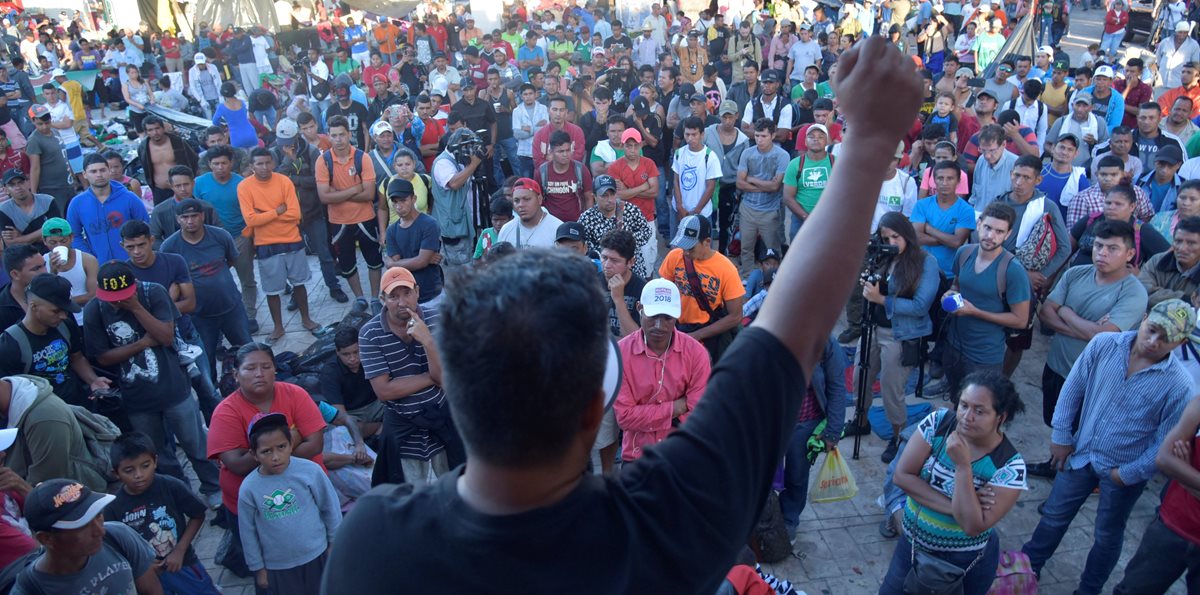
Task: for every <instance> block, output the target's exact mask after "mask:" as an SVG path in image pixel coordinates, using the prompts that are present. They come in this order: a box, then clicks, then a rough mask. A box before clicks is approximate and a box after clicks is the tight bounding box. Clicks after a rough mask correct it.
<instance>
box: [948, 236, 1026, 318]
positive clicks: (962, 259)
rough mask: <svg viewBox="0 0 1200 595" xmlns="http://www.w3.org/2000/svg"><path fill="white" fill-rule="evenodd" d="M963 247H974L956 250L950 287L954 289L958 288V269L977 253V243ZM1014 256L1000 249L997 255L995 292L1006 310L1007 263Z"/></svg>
mask: <svg viewBox="0 0 1200 595" xmlns="http://www.w3.org/2000/svg"><path fill="white" fill-rule="evenodd" d="M963 247H964V248H974V250H962V249H960V250H959V251H958V258H956V259H955V260H954V281H953V283H951V287H953V288H955V289H958V280H959V279H960V278H961V275H960V274H959V270H960V269H962V268H963V266H965V265H966V264H967V261H968V260H970V258H971V257H972V256H975V255H978V254H979V244H967V245H965V246H963ZM1014 258H1016V257H1015V256H1013V253H1012V252H1009V251H1008V250H1004V249H1001V250H1000V256H999V257H998V260H999V261H1000V266H998V267H996V292H997V293H999V294H1000V301H1001V303H1003V304H1004V308H1005V309H1006V310H1007V309H1008V299H1007V298H1006V297H1005V292H1006V290H1007V289H1008V265H1009V264H1010V263H1012V261H1013V259H1014Z"/></svg>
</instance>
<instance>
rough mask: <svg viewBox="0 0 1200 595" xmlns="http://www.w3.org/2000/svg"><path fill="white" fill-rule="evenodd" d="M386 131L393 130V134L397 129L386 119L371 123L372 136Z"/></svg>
mask: <svg viewBox="0 0 1200 595" xmlns="http://www.w3.org/2000/svg"><path fill="white" fill-rule="evenodd" d="M385 132H391V133H392V134H395V133H396V131H395V130H393V129H392V125H391V124H388V123H387V121H385V120H380V121H378V122H376V123H374V124H371V137H372V138H374V137H376V136H379V135H381V134H383V133H385Z"/></svg>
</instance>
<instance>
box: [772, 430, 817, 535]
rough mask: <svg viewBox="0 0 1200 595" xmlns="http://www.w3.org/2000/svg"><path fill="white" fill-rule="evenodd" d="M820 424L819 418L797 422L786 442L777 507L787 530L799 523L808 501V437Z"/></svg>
mask: <svg viewBox="0 0 1200 595" xmlns="http://www.w3.org/2000/svg"><path fill="white" fill-rule="evenodd" d="M820 424H821V420H819V419H812V420H808V421H802V422H799V423H797V424H796V427H795V429H793V430H792V439H791V441H789V442H788V448H787V455H786V457H785V458H784V463H783V491H782V492H779V509H780V510H781V511H782V512H783V522H784V524H786V525H787V528H788V532H793V531H795V530H796V525H799V524H800V513H802V512H804V506H805V504H807V503H808V472H809V470H810V469H811V468H812V465H811V464H809V462H808V439H809V438H810V437H812V435H813V431H814V430H816V429H817V426H818V425H820Z"/></svg>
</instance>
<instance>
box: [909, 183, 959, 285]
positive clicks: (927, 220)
mask: <svg viewBox="0 0 1200 595" xmlns="http://www.w3.org/2000/svg"><path fill="white" fill-rule="evenodd" d="M909 219H910V220H911V221H912V222H913V223H924V224H926V225H928V226H930V227H932V228H934V229H936V230H938V231H940V232H942V233H948V234H951V235H954V232H956V231H958V230H960V229H970V230H974V229H975V209H972V208H971V205H969V204H967V201H965V200H963V199H961V198H958V199H955V201H954V204H952V205H950V208H949V209H942V207H941V205H939V204H938V202H937V195H934V196H927V197H925V198H922V199H921V200H918V201H917V204H916V206H914V207H913V211H912V216H911V217H909ZM923 248H925V251H926V252H929V253H930V254H932V255H933V256H934V258H936V259H937V263H938V268H940V269H942V273H944V274H945V275H946V278H947V279H953V278H954V250H953V249H952V248H950V247H948V246H942V245H941V244H939V245H937V246H923Z"/></svg>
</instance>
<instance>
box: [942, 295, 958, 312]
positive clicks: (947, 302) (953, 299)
mask: <svg viewBox="0 0 1200 595" xmlns="http://www.w3.org/2000/svg"><path fill="white" fill-rule="evenodd" d="M961 307H963V296H962V294H961V293H957V292H955V293H951V294H948V295H947V296H946V297H944V298H942V309H943V310H945V311H947V312H954V311H956V310H958V309H959V308H961Z"/></svg>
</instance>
